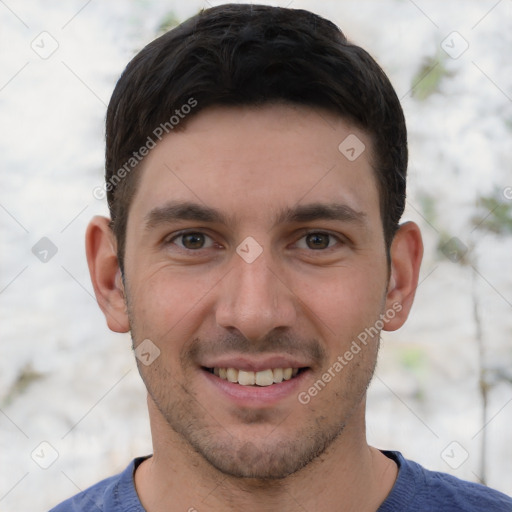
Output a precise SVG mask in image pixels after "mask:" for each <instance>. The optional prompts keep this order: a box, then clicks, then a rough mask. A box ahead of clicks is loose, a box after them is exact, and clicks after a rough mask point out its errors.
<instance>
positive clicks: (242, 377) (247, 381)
mask: <svg viewBox="0 0 512 512" xmlns="http://www.w3.org/2000/svg"><path fill="white" fill-rule="evenodd" d="M255 382H256V377H255V376H254V372H246V371H244V370H239V371H238V384H242V386H254V383H255Z"/></svg>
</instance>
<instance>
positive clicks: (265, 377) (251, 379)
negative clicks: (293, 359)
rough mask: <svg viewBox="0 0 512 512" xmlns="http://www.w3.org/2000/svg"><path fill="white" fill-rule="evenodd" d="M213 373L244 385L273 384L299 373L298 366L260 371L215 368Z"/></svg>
mask: <svg viewBox="0 0 512 512" xmlns="http://www.w3.org/2000/svg"><path fill="white" fill-rule="evenodd" d="M213 373H214V374H215V375H217V377H220V378H221V379H223V380H227V381H229V382H236V383H238V384H240V385H242V386H254V385H256V386H271V385H272V384H274V383H276V384H278V383H279V382H283V380H290V379H291V378H292V377H295V376H296V375H297V373H299V369H298V368H273V369H270V368H269V369H268V370H262V371H260V372H251V371H245V370H237V369H236V368H213Z"/></svg>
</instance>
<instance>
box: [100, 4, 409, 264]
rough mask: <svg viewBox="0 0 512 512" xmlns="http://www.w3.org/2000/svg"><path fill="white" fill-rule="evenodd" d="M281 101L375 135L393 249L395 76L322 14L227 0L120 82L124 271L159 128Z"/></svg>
mask: <svg viewBox="0 0 512 512" xmlns="http://www.w3.org/2000/svg"><path fill="white" fill-rule="evenodd" d="M276 101H281V102H282V101H285V102H289V103H292V104H301V105H307V106H312V107H322V108H327V109H329V110H330V111H331V112H334V113H337V114H339V115H340V116H342V117H343V118H345V119H347V120H348V121H350V122H352V123H354V124H355V125H356V126H357V127H359V128H361V129H363V130H364V131H365V132H366V133H368V134H369V135H370V136H371V138H372V141H373V152H374V160H375V161H374V162H373V167H374V170H375V173H376V177H377V182H378V185H379V197H380V211H381V217H382V224H383V230H384V238H385V240H386V246H387V248H388V250H389V247H390V244H391V241H392V239H393V236H394V234H395V232H396V229H397V227H398V223H399V220H400V217H401V216H402V213H403V210H404V206H405V186H406V172H407V132H406V126H405V120H404V116H403V112H402V108H401V106H400V102H399V100H398V98H397V96H396V93H395V91H394V89H393V87H392V85H391V83H390V82H389V80H388V78H387V76H386V75H385V73H384V72H383V71H382V69H381V68H380V67H379V65H378V64H377V63H376V62H375V60H374V59H373V58H372V57H371V56H370V55H369V54H368V53H367V52H366V51H365V50H363V49H362V48H360V47H359V46H356V45H354V44H352V43H350V42H349V41H347V39H346V37H345V36H344V34H343V33H342V32H341V31H340V30H339V29H338V27H336V25H334V24H333V23H331V22H330V21H328V20H326V19H324V18H322V17H320V16H318V15H315V14H313V13H311V12H308V11H305V10H297V9H287V8H281V7H271V6H263V5H242V4H226V5H221V6H218V7H213V8H211V9H206V10H203V11H201V12H200V13H199V14H197V15H196V16H194V17H192V18H190V19H188V20H187V21H185V22H184V23H182V24H181V25H179V26H177V27H176V28H174V29H172V30H170V31H169V32H167V33H165V34H164V35H162V36H161V37H159V38H157V39H155V40H154V41H153V42H151V43H150V44H148V45H147V46H146V47H145V48H144V49H143V50H141V51H140V52H139V53H138V54H137V55H136V56H135V57H134V58H133V60H132V61H131V62H130V63H129V64H128V66H127V67H126V69H125V70H124V72H123V74H122V75H121V77H120V79H119V81H118V82H117V85H116V87H115V90H114V93H113V95H112V98H111V100H110V103H109V106H108V110H107V120H106V159H105V160H106V162H105V164H106V166H105V179H106V185H107V199H108V205H109V209H110V214H111V219H112V224H111V226H112V229H113V231H114V234H115V236H116V239H117V242H118V258H119V264H120V267H121V270H122V269H123V256H124V248H125V237H126V225H127V220H128V213H129V208H130V203H131V200H132V198H133V195H134V192H135V190H136V186H137V176H138V174H140V173H137V172H136V168H137V166H138V162H139V161H141V160H142V158H143V156H144V155H143V154H142V153H145V152H146V151H145V150H144V148H145V147H146V148H148V147H150V146H151V142H152V143H155V140H154V139H155V138H160V137H157V136H156V134H155V132H156V133H157V134H160V131H162V133H163V131H164V130H165V132H166V133H170V131H171V130H174V129H176V130H178V129H183V128H184V126H185V122H186V120H188V119H189V118H190V117H191V116H194V115H197V114H198V112H200V111H201V110H203V109H205V108H206V107H209V106H212V105H226V106H228V105H229V106H242V105H262V104H265V103H270V102H276ZM185 106H187V108H185ZM185 114H186V115H185ZM173 117H174V119H173ZM178 118H179V120H178ZM150 141H151V142H150ZM340 142H341V141H340ZM141 154H142V155H141ZM132 169H133V171H132Z"/></svg>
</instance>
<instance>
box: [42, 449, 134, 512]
mask: <svg viewBox="0 0 512 512" xmlns="http://www.w3.org/2000/svg"><path fill="white" fill-rule="evenodd" d="M143 460H144V458H139V459H135V460H133V461H132V462H131V463H130V464H129V465H128V467H127V468H126V469H125V470H124V471H123V472H122V473H119V474H118V475H115V476H111V477H109V478H106V479H105V480H102V481H101V482H98V483H97V484H95V485H93V486H92V487H89V488H88V489H86V490H85V491H82V492H80V493H78V494H76V495H75V496H73V497H72V498H69V499H68V500H66V501H64V502H62V503H60V504H59V505H57V506H56V507H55V508H52V509H51V510H50V512H79V511H80V512H89V511H90V512H139V511H140V512H143V511H144V509H143V508H142V505H141V504H140V501H139V498H138V496H137V492H136V490H135V484H134V481H133V474H134V471H135V469H136V467H137V466H138V465H139V464H140V463H141V462H142V461H143Z"/></svg>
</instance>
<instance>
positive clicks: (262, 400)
mask: <svg viewBox="0 0 512 512" xmlns="http://www.w3.org/2000/svg"><path fill="white" fill-rule="evenodd" d="M201 373H202V374H203V375H204V376H205V378H206V380H207V381H208V383H209V384H210V385H212V386H215V388H216V390H217V391H220V393H221V394H222V395H224V396H226V397H227V398H229V399H230V400H231V401H232V402H234V403H235V404H236V405H238V406H240V407H268V406H272V405H274V404H276V403H278V402H279V401H281V400H283V399H285V398H287V397H289V396H291V395H294V394H295V395H296V394H297V393H298V390H299V389H302V388H303V386H304V385H303V381H304V379H305V378H307V374H308V373H309V370H303V371H301V372H300V373H299V374H298V375H297V376H296V377H293V378H292V379H290V380H283V382H279V383H278V384H271V385H270V386H242V385H241V384H237V383H234V382H229V381H227V380H224V379H221V378H220V377H217V376H216V375H214V374H213V373H210V372H208V371H206V370H201Z"/></svg>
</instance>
